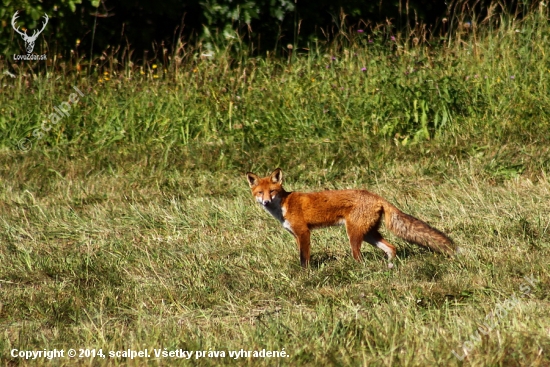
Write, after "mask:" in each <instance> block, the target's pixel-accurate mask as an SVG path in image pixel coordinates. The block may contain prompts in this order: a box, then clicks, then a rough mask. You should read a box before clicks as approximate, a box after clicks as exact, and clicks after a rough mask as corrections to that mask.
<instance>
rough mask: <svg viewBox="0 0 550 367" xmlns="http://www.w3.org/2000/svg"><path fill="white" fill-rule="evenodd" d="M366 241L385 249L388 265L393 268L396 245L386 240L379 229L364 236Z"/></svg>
mask: <svg viewBox="0 0 550 367" xmlns="http://www.w3.org/2000/svg"><path fill="white" fill-rule="evenodd" d="M363 240H364V241H365V242H368V243H370V244H371V245H373V246H376V247H378V248H379V249H381V250H383V251H384V252H385V253H386V255H387V256H388V267H389V268H390V269H391V268H393V263H392V262H391V261H392V260H393V259H394V258H395V252H396V251H395V246H393V245H392V244H391V243H389V242H388V241H386V240H385V239H384V238H383V237H382V235H381V234H380V232H378V230H371V231H369V232H368V233H367V234H366V235H365V236H364V237H363Z"/></svg>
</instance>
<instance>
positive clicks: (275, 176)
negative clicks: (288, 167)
mask: <svg viewBox="0 0 550 367" xmlns="http://www.w3.org/2000/svg"><path fill="white" fill-rule="evenodd" d="M271 182H273V183H274V184H276V183H282V182H283V170H282V169H280V168H277V169H276V170H275V171H273V172H272V173H271Z"/></svg>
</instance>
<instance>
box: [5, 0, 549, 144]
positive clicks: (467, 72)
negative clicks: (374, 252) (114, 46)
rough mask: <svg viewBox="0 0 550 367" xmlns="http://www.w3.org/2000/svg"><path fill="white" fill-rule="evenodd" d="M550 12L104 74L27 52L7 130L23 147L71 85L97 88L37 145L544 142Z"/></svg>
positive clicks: (238, 47) (102, 67)
mask: <svg viewBox="0 0 550 367" xmlns="http://www.w3.org/2000/svg"><path fill="white" fill-rule="evenodd" d="M543 10H544V11H543ZM547 18H548V12H547V10H546V8H542V7H541V10H540V11H537V12H534V13H531V14H529V15H528V16H527V17H526V18H524V19H523V20H521V21H519V20H514V19H513V18H507V17H506V16H504V15H502V16H501V19H500V20H499V21H498V22H497V23H498V25H497V26H492V27H490V26H486V27H484V26H483V24H479V25H475V24H474V25H470V26H469V27H468V28H465V27H461V28H459V30H458V31H457V32H456V34H455V35H454V37H453V38H451V39H443V40H442V41H441V42H440V43H438V42H437V41H435V40H433V39H435V37H432V41H430V43H428V42H427V41H426V40H425V37H423V36H422V35H421V34H418V32H417V33H415V32H414V31H411V32H410V34H408V35H404V34H391V33H388V32H387V31H380V29H378V28H376V27H372V28H371V29H365V32H363V33H359V32H358V29H350V30H349V32H348V33H342V34H339V35H337V36H336V38H335V39H334V40H333V41H332V42H331V43H329V44H326V45H323V44H321V43H320V42H317V43H315V44H312V45H310V46H309V48H308V49H307V50H306V49H298V50H288V52H289V53H290V55H291V56H292V57H290V58H289V59H288V61H287V60H283V61H282V60H280V59H274V58H271V57H267V58H252V57H247V56H246V54H247V51H246V47H245V46H243V45H242V44H241V42H240V40H239V38H238V37H237V35H235V38H233V39H228V40H227V41H226V43H225V47H219V48H214V49H211V50H207V49H204V48H201V45H200V44H199V45H197V46H195V47H191V46H188V45H182V46H181V47H180V48H179V49H178V51H177V52H176V53H175V54H174V55H172V56H171V57H167V58H166V63H165V64H161V63H159V62H155V63H152V62H145V61H144V62H143V65H139V66H138V65H135V64H132V63H131V62H126V63H124V64H123V65H121V64H120V63H118V62H117V58H116V54H112V55H108V54H105V56H104V57H102V58H99V59H98V60H96V61H95V62H94V64H93V65H90V66H91V70H92V71H93V74H92V77H89V76H88V75H87V74H86V73H85V72H83V71H80V72H78V71H77V70H75V69H74V68H75V64H76V63H77V62H79V61H78V59H76V60H71V61H70V62H69V64H70V65H67V64H66V63H64V62H61V61H59V60H54V62H53V63H52V65H51V66H50V67H49V71H48V72H47V73H46V75H37V74H33V73H32V72H30V70H25V66H24V64H18V65H16V67H17V70H16V73H15V77H14V78H11V77H9V76H8V75H5V74H3V75H2V83H3V86H4V87H3V89H4V93H3V94H2V97H1V98H2V109H3V113H2V117H0V126H1V128H2V131H3V134H2V138H1V141H0V142H1V144H2V145H3V146H4V147H9V149H12V148H13V147H14V143H15V142H17V141H19V140H20V139H21V138H24V137H28V138H31V134H32V131H33V130H34V129H36V128H39V127H40V124H41V123H42V121H43V120H44V119H45V118H47V116H48V115H50V114H51V113H52V112H54V109H53V108H54V107H55V106H57V105H58V104H59V103H61V102H63V101H65V100H67V97H68V95H69V93H72V89H71V88H70V87H71V86H72V85H77V86H78V87H79V88H81V89H82V90H84V91H85V93H86V94H87V97H86V98H83V99H82V100H81V103H80V104H79V106H78V108H74V109H73V110H72V111H71V116H70V117H69V118H65V119H64V120H63V122H62V123H60V124H59V126H58V127H56V128H55V129H52V130H51V131H49V132H48V133H46V134H45V137H44V139H42V141H40V142H39V144H38V145H39V146H49V147H55V146H75V147H80V148H85V149H92V150H96V149H100V150H101V149H111V148H112V147H113V146H114V145H116V144H123V145H140V146H142V147H153V146H156V147H163V148H164V149H168V148H167V147H184V146H188V145H190V144H193V143H201V144H203V143H210V144H217V143H220V142H224V143H232V144H237V145H240V146H241V147H259V146H266V145H273V143H274V142H278V141H281V140H284V141H285V142H289V143H291V142H298V141H308V142H309V141H315V142H317V141H320V140H323V139H326V140H329V141H332V140H341V139H352V140H362V141H365V140H372V139H381V138H382V139H386V140H387V139H390V140H391V139H395V141H396V142H398V143H399V144H401V145H407V144H410V143H416V142H421V141H426V140H429V139H434V138H440V137H441V136H445V138H444V139H443V140H445V139H459V138H471V137H472V136H478V135H480V134H483V135H491V136H492V137H493V138H495V139H497V140H498V139H503V140H505V139H506V138H507V137H508V136H509V135H510V134H513V135H514V136H516V137H518V138H520V139H522V140H526V141H532V140H533V139H539V138H540V135H539V136H536V137H535V136H532V132H533V131H542V130H545V129H547V128H548V116H549V115H548V114H549V107H548V106H549V97H548V96H549V95H550V94H549V93H548V92H549V90H548V81H549V77H550V70H549V68H548V65H550V62H549V56H548V52H546V50H547V49H548V48H549V42H550V41H549V39H548V33H549V32H548V31H549V26H548V20H547ZM493 23H494V22H493ZM493 23H491V24H493ZM123 56H124V55H123ZM75 58H76V57H75ZM79 67H80V66H79ZM3 68H5V66H4V67H3ZM81 70H87V68H86V66H83V67H82V68H81ZM23 106H33V107H34V108H22V107H23Z"/></svg>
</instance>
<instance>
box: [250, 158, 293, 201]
mask: <svg viewBox="0 0 550 367" xmlns="http://www.w3.org/2000/svg"><path fill="white" fill-rule="evenodd" d="M246 179H247V180H248V184H249V185H250V188H251V189H252V195H254V197H255V198H256V201H257V202H258V203H260V204H262V205H263V206H265V207H267V206H269V204H271V202H273V201H275V200H277V199H278V198H279V195H280V193H282V192H284V189H283V171H282V170H281V169H280V168H277V169H276V170H275V171H273V172H272V173H271V175H269V176H267V177H259V176H257V175H255V174H254V173H252V172H247V173H246Z"/></svg>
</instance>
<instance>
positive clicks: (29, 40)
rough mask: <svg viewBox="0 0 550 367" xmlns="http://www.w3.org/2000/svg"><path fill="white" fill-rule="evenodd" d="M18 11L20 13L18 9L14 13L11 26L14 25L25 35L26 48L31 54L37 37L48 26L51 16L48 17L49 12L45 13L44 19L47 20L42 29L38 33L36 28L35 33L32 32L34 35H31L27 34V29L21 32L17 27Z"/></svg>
mask: <svg viewBox="0 0 550 367" xmlns="http://www.w3.org/2000/svg"><path fill="white" fill-rule="evenodd" d="M17 13H19V11H16V12H15V14H13V17H12V18H11V26H12V27H13V29H14V30H15V31H16V32H17V33H19V34H20V35H21V37H23V41H25V48H26V49H27V53H28V54H30V53H31V52H32V50H33V49H34V43H35V42H36V39H37V38H38V36H39V35H40V33H42V31H43V30H44V28H46V24H48V20H49V19H50V18H48V14H44V19H45V20H46V21H45V22H44V24H43V25H42V29H41V30H39V31H38V33H36V30H34V31H33V33H32V36H29V35H27V31H25V32H21V31H20V30H19V27H17V28H16V27H15V21H16V20H17Z"/></svg>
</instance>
